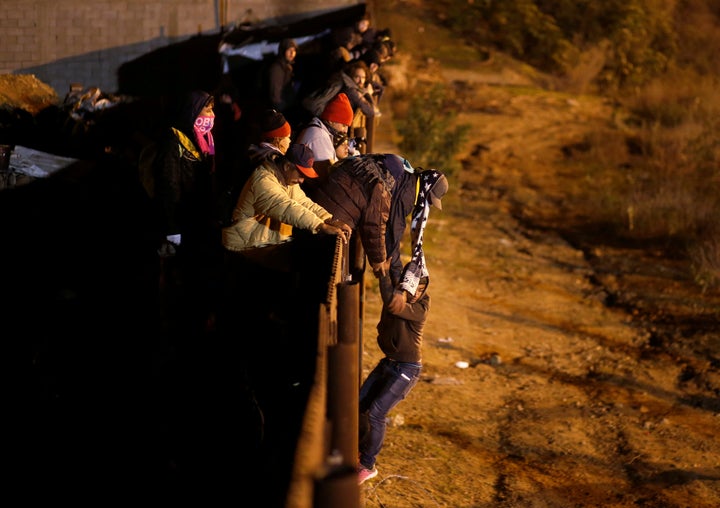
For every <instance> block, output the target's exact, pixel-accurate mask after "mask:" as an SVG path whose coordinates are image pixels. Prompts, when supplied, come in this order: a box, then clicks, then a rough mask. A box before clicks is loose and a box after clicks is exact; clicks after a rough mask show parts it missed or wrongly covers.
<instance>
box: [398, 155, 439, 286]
mask: <svg viewBox="0 0 720 508" xmlns="http://www.w3.org/2000/svg"><path fill="white" fill-rule="evenodd" d="M441 176H442V173H440V172H439V171H437V170H435V169H426V170H424V171H421V172H420V173H418V181H419V185H420V189H419V191H418V196H417V199H416V200H415V207H414V208H413V211H412V222H411V223H410V241H411V243H412V254H411V257H410V261H409V262H408V263H407V264H406V265H405V268H404V270H403V273H402V276H401V277H400V284H399V288H400V289H402V290H404V291H407V292H408V293H410V294H411V295H415V291H417V288H418V284H419V283H420V279H421V278H423V277H428V276H429V272H428V269H427V266H426V265H425V253H424V252H423V232H424V231H425V225H426V224H427V220H428V217H429V216H430V189H432V188H433V186H434V185H435V183H436V182H437V181H438V179H439V178H440V177H441Z"/></svg>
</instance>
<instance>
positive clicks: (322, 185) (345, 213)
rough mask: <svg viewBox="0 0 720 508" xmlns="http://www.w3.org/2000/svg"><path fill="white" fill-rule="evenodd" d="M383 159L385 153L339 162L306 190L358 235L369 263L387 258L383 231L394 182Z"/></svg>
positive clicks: (376, 262) (350, 158) (375, 262)
mask: <svg viewBox="0 0 720 508" xmlns="http://www.w3.org/2000/svg"><path fill="white" fill-rule="evenodd" d="M385 158H386V155H385V154H365V155H359V156H357V157H349V158H346V159H342V160H340V161H338V162H337V163H335V164H334V165H333V166H332V168H331V172H330V174H329V175H328V177H327V178H325V179H324V180H323V181H322V182H319V183H318V185H317V186H314V187H313V188H311V190H309V195H310V197H311V198H312V199H313V201H315V202H316V203H318V204H319V205H320V206H322V207H323V208H325V209H326V210H327V211H328V212H330V213H331V214H332V215H333V218H335V219H338V220H340V221H342V222H344V223H345V224H347V225H348V226H350V227H351V228H352V229H353V230H354V231H357V232H358V233H359V235H360V239H361V241H362V246H363V249H364V250H365V253H366V255H367V257H368V261H369V262H370V264H378V263H382V262H384V261H385V260H386V259H387V250H386V248H385V231H386V228H387V222H388V217H389V215H390V201H391V193H392V190H393V187H394V185H395V179H394V178H393V176H392V175H391V174H390V171H389V170H388V168H387V167H386V164H385Z"/></svg>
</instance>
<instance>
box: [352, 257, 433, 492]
mask: <svg viewBox="0 0 720 508" xmlns="http://www.w3.org/2000/svg"><path fill="white" fill-rule="evenodd" d="M406 270H407V271H413V270H414V267H412V266H411V265H408V266H407V267H406ZM379 280H380V294H381V295H382V299H383V309H382V312H381V315H380V320H379V322H378V324H377V332H378V335H377V343H378V346H380V349H381V350H382V352H383V353H384V354H385V357H384V358H383V359H381V360H380V361H379V362H378V364H377V365H376V366H375V367H374V368H373V370H372V371H371V372H370V374H369V375H368V376H367V378H366V379H365V381H364V382H363V383H362V386H361V387H360V396H359V406H360V407H359V410H360V422H361V424H360V438H359V451H360V456H359V464H358V484H362V483H364V482H365V481H366V480H369V479H371V478H374V477H376V476H377V475H378V470H377V468H376V467H375V463H376V459H377V456H378V454H379V453H380V451H381V450H382V447H383V442H384V440H385V433H386V430H387V423H386V418H387V416H388V413H389V412H390V411H391V410H392V409H393V408H394V407H395V406H397V404H398V403H399V402H400V401H402V400H403V399H405V398H406V397H407V395H408V393H410V390H412V389H413V387H414V386H415V385H416V384H417V382H418V380H419V379H420V373H421V371H422V342H423V328H424V326H425V322H426V320H427V317H428V313H429V312H430V296H429V295H428V293H427V287H428V284H429V282H430V279H429V276H428V274H427V272H424V274H423V275H422V276H421V277H420V279H419V280H418V283H417V286H416V290H415V292H414V294H412V295H411V294H408V295H407V301H406V302H405V303H404V304H403V305H402V307H400V308H399V309H397V310H390V307H389V304H390V302H391V300H392V298H393V293H394V291H395V289H396V288H395V286H394V285H393V282H392V278H391V276H390V275H389V274H385V275H382V276H381V277H380V279H379Z"/></svg>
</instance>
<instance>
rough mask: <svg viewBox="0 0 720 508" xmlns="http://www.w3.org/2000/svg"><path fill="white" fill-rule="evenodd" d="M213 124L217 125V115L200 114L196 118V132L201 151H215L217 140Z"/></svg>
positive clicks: (212, 152)
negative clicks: (214, 135) (215, 139)
mask: <svg viewBox="0 0 720 508" xmlns="http://www.w3.org/2000/svg"><path fill="white" fill-rule="evenodd" d="M213 125H215V115H200V116H199V117H197V118H196V119H195V126H194V127H195V132H196V133H197V138H198V144H199V145H200V146H199V148H200V151H201V152H203V153H209V154H214V153H215V142H214V140H213V135H212V132H211V131H212V128H213Z"/></svg>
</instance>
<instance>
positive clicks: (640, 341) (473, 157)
mask: <svg viewBox="0 0 720 508" xmlns="http://www.w3.org/2000/svg"><path fill="white" fill-rule="evenodd" d="M477 67H478V69H477V70H468V71H462V72H461V71H450V70H448V69H444V70H442V71H441V75H442V79H444V80H445V81H446V82H447V83H448V86H456V87H460V88H462V89H463V90H464V91H465V92H464V97H465V101H466V102H465V104H463V114H462V115H461V117H460V119H459V120H460V121H461V122H463V123H469V124H471V125H472V126H473V127H472V130H471V136H470V141H469V142H468V143H467V146H466V147H465V149H464V151H463V153H462V155H461V160H462V164H463V170H462V172H461V173H460V174H459V175H457V176H456V177H455V178H454V179H453V181H452V182H451V188H450V191H449V194H448V195H447V196H446V198H445V199H444V200H443V210H442V211H439V210H436V209H433V210H432V211H431V215H430V225H429V227H428V230H427V231H426V234H425V245H426V257H427V261H428V265H429V269H430V274H431V275H430V278H431V283H430V286H429V293H430V294H431V298H432V305H431V311H430V318H429V321H428V324H427V327H426V334H425V346H424V365H425V366H424V374H423V377H422V382H421V383H419V384H418V385H417V387H416V388H415V389H414V390H413V392H411V394H410V395H409V397H408V398H407V399H406V400H405V401H403V402H402V403H400V405H398V406H397V408H396V409H395V410H394V411H393V412H392V414H391V415H390V422H391V425H390V427H389V430H388V434H387V438H386V442H385V446H384V448H383V450H382V451H381V453H380V455H379V457H378V463H377V467H378V470H379V475H378V476H377V477H376V478H375V479H373V480H370V481H368V482H366V483H365V484H364V485H363V486H362V487H361V489H362V495H363V498H364V503H365V506H367V507H386V508H402V507H450V508H469V507H473V508H483V507H488V508H489V507H557V508H567V507H608V508H609V507H618V508H619V507H637V506H643V507H654V508H670V507H688V508H690V507H692V508H700V507H708V508H709V507H717V506H720V441H719V440H718V439H717V438H716V436H717V435H718V431H720V372H719V370H718V369H719V367H720V361H719V358H720V356H719V355H718V346H720V334H718V331H719V328H720V327H719V326H718V321H717V318H718V311H719V310H720V298H718V295H717V294H705V295H702V294H701V293H700V291H699V289H698V288H697V287H696V286H694V285H693V284H692V283H691V282H690V281H689V273H688V268H687V266H686V265H685V264H684V263H682V262H679V261H677V260H670V259H665V258H663V256H662V254H661V253H658V252H656V251H655V250H653V249H650V248H649V247H647V248H644V247H643V246H642V245H640V246H637V245H636V246H631V245H623V244H621V243H618V242H616V241H615V239H612V238H609V237H607V236H606V235H604V234H603V229H602V228H601V227H599V226H596V225H595V224H594V223H593V221H592V210H591V209H590V210H588V209H586V208H587V207H586V206H585V207H584V206H583V202H582V200H578V199H577V195H578V194H577V192H578V188H580V187H582V185H584V183H583V178H584V175H583V173H582V170H581V169H580V166H579V165H573V163H572V160H571V159H572V149H571V148H570V149H569V148H568V147H573V146H578V145H576V144H581V143H582V142H583V140H584V139H585V135H586V134H587V133H589V132H591V131H593V130H596V129H607V128H610V129H612V128H613V122H612V119H613V111H612V107H611V105H610V104H608V103H607V101H604V100H603V99H602V98H599V97H589V96H583V97H581V96H567V95H563V94H559V93H553V92H548V91H545V90H542V89H540V88H537V87H533V86H529V87H527V88H521V87H519V86H517V85H518V83H506V84H505V85H502V84H497V81H498V80H497V79H495V78H497V76H496V75H495V76H492V77H491V76H488V75H486V74H484V71H483V68H482V66H477ZM499 81H502V80H499ZM490 82H493V84H488V83H490ZM520 84H522V83H520ZM389 121H390V120H389V119H388V118H386V117H383V118H382V119H381V123H383V122H384V123H383V124H382V125H381V127H380V130H381V131H382V129H390V127H388V125H389V123H388V122H389ZM390 137H391V136H385V138H384V139H388V138H390ZM563 147H565V149H564V150H563ZM393 148H394V147H393V146H392V145H389V144H388V145H383V144H381V145H380V146H378V147H377V150H376V151H390V150H392V149H393ZM568 150H569V151H568ZM568 154H569V157H568ZM569 159H570V160H569ZM377 315H379V300H378V298H377V291H375V290H373V288H372V287H370V290H369V291H368V296H367V307H366V316H365V320H364V338H363V341H364V345H363V347H364V365H363V371H364V374H367V373H368V372H369V370H370V369H371V368H372V366H374V364H375V362H376V361H377V360H378V359H379V350H378V347H377V345H376V344H375V331H374V326H375V324H376V319H375V316H377ZM458 362H466V363H465V365H467V367H465V368H463V367H464V364H462V363H458Z"/></svg>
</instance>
